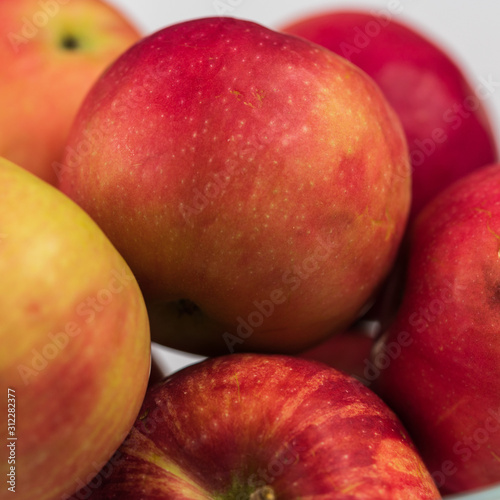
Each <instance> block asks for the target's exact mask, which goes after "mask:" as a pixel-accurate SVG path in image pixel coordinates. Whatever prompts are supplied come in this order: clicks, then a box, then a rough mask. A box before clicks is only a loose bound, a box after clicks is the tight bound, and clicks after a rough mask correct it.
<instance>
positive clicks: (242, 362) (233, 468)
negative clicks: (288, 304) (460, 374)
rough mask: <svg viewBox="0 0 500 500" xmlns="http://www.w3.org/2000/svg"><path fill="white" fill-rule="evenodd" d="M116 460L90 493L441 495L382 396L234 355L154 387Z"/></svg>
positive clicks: (294, 364)
mask: <svg viewBox="0 0 500 500" xmlns="http://www.w3.org/2000/svg"><path fill="white" fill-rule="evenodd" d="M117 457H118V464H117V465H116V466H115V467H114V468H113V470H112V471H111V473H110V474H108V477H107V478H101V481H100V482H101V486H100V487H95V488H92V487H90V486H89V491H88V493H91V494H89V495H88V496H87V498H90V499H92V500H98V499H99V500H101V499H107V500H111V499H115V498H116V499H118V498H120V499H124V500H128V499H130V500H132V499H137V498H139V497H140V498H142V499H143V500H152V499H160V498H161V499H163V500H169V499H176V500H178V499H186V500H187V499H201V498H222V499H229V498H238V499H239V498H242V499H249V498H250V495H251V494H252V493H253V492H254V491H255V490H257V489H258V488H262V487H264V486H270V487H271V488H272V489H273V490H274V495H275V496H276V498H287V499H294V500H295V499H299V498H300V499H303V500H306V499H307V500H312V499H325V500H326V499H330V500H334V499H345V500H347V499H349V498H356V499H360V500H361V499H366V500H368V499H370V500H377V499H384V500H386V499H388V498H391V499H394V500H397V499H401V500H403V499H404V500H407V499H409V498H412V499H424V498H425V499H436V498H439V493H438V492H437V490H436V488H435V485H434V483H433V482H432V480H431V478H430V476H429V473H428V471H427V470H426V469H425V467H424V466H423V464H422V462H421V459H420V457H419V456H418V454H417V452H416V450H415V448H414V446H413V444H412V442H411V440H410V439H409V437H408V435H407V434H406V431H405V430H404V429H403V427H402V425H401V424H400V422H399V420H398V419H397V418H396V416H395V415H394V414H393V413H392V411H391V410H389V408H388V407H387V406H386V405H385V404H384V403H383V402H382V401H381V400H380V399H379V398H378V397H376V396H375V394H374V393H372V392H371V391H369V390H368V389H367V388H366V387H364V386H363V385H362V384H360V383H358V382H357V381H356V380H354V379H352V378H350V377H348V376H347V375H345V374H342V373H341V372H338V371H337V370H334V369H333V368H330V367H328V366H326V365H324V364H322V363H316V362H313V361H307V360H301V359H299V358H294V357H289V356H280V355H262V354H261V355H259V354H234V355H226V356H222V357H218V358H210V359H208V360H206V361H203V362H201V363H198V364H195V365H192V366H190V367H188V368H185V369H184V370H181V371H180V372H177V373H175V374H173V375H171V376H169V377H168V378H167V379H166V380H165V381H163V382H161V383H159V384H157V385H156V386H154V387H152V388H151V389H150V390H149V391H148V394H147V395H146V398H145V400H144V404H143V406H142V409H141V412H140V415H139V418H138V419H137V421H136V423H135V425H134V427H133V429H132V431H131V432H130V434H129V436H128V438H127V439H126V440H125V442H124V444H123V445H122V446H121V447H120V448H119V450H118V452H117ZM98 482H99V481H98V480H97V479H96V482H95V485H96V486H97V484H98ZM83 491H84V490H82V493H83ZM74 498H78V497H77V496H76V497H74ZM272 498H274V497H272Z"/></svg>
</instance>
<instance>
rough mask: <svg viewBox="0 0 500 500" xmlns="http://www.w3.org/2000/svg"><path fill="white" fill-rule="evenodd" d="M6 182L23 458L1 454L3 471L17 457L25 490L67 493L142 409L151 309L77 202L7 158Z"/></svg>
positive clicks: (7, 345) (9, 367) (48, 499)
mask: <svg viewBox="0 0 500 500" xmlns="http://www.w3.org/2000/svg"><path fill="white" fill-rule="evenodd" d="M0 185H1V186H2V191H1V193H0V228H1V229H0V233H1V235H2V237H1V239H0V273H1V275H2V279H1V281H0V315H1V317H2V321H1V322H0V344H1V345H2V348H1V349H0V380H1V381H2V386H3V389H2V390H3V391H5V394H4V396H3V397H2V398H0V412H1V414H2V415H3V416H4V417H3V418H2V422H3V425H2V429H1V430H0V437H1V439H2V442H3V443H4V446H5V445H6V444H7V443H9V444H11V443H12V442H14V441H12V442H10V441H7V438H8V437H17V441H15V450H14V452H15V457H13V458H14V459H15V463H10V464H9V463H8V461H7V459H4V460H2V461H1V462H0V474H1V476H2V478H3V480H5V479H6V474H7V473H8V472H10V467H11V466H14V467H15V470H16V478H17V481H16V485H15V495H14V496H15V497H16V498H17V499H19V500H28V499H33V498H37V499H40V500H53V499H55V498H57V499H59V498H61V496H62V495H68V494H72V493H73V492H74V491H76V490H77V489H78V487H79V483H78V481H83V484H85V482H87V481H88V480H89V479H90V478H92V477H93V476H94V475H95V474H96V472H97V471H99V469H100V468H101V467H102V466H103V464H104V463H106V461H107V460H109V458H110V457H111V455H112V454H113V453H114V452H115V450H116V448H117V447H118V446H119V445H120V443H121V442H122V441H123V439H124V438H125V437H126V435H127V433H128V432H129V430H130V428H131V427H132V425H133V423H134V420H135V418H136V417H137V414H138V412H139V408H140V406H141V403H142V400H143V398H144V394H145V392H146V386H147V380H148V375H149V365H150V354H149V353H150V337H149V329H148V318H147V313H146V307H145V304H144V300H143V298H142V295H141V292H140V290H139V287H138V285H137V282H136V281H135V279H134V277H133V276H132V273H131V271H130V269H129V268H128V266H127V265H126V263H125V261H124V260H123V258H122V257H121V256H120V255H119V254H118V252H117V251H116V249H115V248H114V247H113V246H112V245H111V243H110V242H109V240H108V239H107V238H106V237H105V236H104V234H103V233H102V232H101V231H100V229H99V228H98V227H97V225H96V224H95V223H94V222H93V221H92V220H91V219H90V217H88V215H87V214H85V213H84V212H83V211H82V210H81V209H80V208H79V207H78V206H77V205H76V204H74V203H73V202H72V201H71V200H69V199H68V198H67V197H66V196H64V195H63V194H62V193H60V192H59V191H58V190H57V189H55V188H54V187H52V186H50V185H49V184H47V183H45V182H43V181H41V180H40V179H38V178H37V177H35V176H34V175H32V174H31V173H29V172H27V171H25V170H24V169H22V168H21V167H18V166H16V165H14V164H12V163H10V162H7V161H6V160H3V159H1V160H0ZM8 389H12V390H13V391H14V394H15V401H14V403H11V404H15V410H16V411H15V426H14V427H15V429H13V430H11V431H12V432H14V434H11V435H7V430H8V429H7V421H6V417H7V414H8V411H7V410H8V402H7V391H8ZM10 408H12V407H10ZM2 488H3V491H7V490H6V488H7V486H6V485H5V484H2ZM9 494H10V492H8V493H7V494H6V495H5V496H4V493H2V495H1V496H2V498H7V497H8V496H9Z"/></svg>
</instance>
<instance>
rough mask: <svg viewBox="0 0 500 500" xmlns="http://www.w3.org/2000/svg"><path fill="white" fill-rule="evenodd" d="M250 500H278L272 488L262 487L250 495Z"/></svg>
mask: <svg viewBox="0 0 500 500" xmlns="http://www.w3.org/2000/svg"><path fill="white" fill-rule="evenodd" d="M248 500H276V495H275V494H274V490H273V489H272V488H271V486H261V487H260V488H259V489H257V490H255V491H254V492H253V493H252V494H251V495H250V497H249V499H248Z"/></svg>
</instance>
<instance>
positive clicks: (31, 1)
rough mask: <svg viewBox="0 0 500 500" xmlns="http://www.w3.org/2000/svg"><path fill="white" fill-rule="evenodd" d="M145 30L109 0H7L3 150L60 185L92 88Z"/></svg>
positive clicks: (0, 23) (1, 21) (2, 12)
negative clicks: (67, 148)
mask: <svg viewBox="0 0 500 500" xmlns="http://www.w3.org/2000/svg"><path fill="white" fill-rule="evenodd" d="M140 37H141V35H140V33H139V32H138V30H137V28H135V27H134V26H133V25H132V23H131V22H130V21H129V20H127V19H126V18H125V17H124V15H123V14H122V13H121V12H120V11H119V10H117V9H116V8H115V7H113V6H112V5H111V4H108V3H107V2H105V1H101V0H71V1H68V0H2V1H1V2H0V61H2V67H1V68H0V109H1V110H2V112H1V113H0V156H3V157H5V158H7V159H8V160H10V161H12V162H14V163H16V164H18V165H20V166H22V167H23V168H25V169H26V170H28V171H30V172H32V173H34V174H35V175H37V176H38V177H40V178H41V179H43V180H44V181H46V182H49V183H50V184H53V185H55V184H56V183H57V175H58V174H59V170H58V169H59V167H58V162H60V161H61V155H62V154H63V151H64V144H65V142H66V140H67V136H68V133H69V130H70V128H71V124H72V122H73V120H74V118H75V115H76V113H77V111H78V108H79V106H80V105H81V103H82V101H83V99H84V97H85V95H86V94H87V92H88V91H89V90H90V87H91V86H92V85H93V84H94V82H95V81H96V80H97V78H98V77H99V75H100V74H101V73H102V72H103V71H104V70H105V68H106V67H107V66H108V65H109V64H110V63H111V62H112V61H113V60H114V59H116V58H117V57H118V56H119V55H120V54H121V53H122V52H123V51H125V50H126V49H128V48H129V47H130V46H131V45H132V44H133V43H135V42H136V41H137V40H139V38H140Z"/></svg>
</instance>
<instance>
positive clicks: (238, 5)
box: [108, 0, 500, 373]
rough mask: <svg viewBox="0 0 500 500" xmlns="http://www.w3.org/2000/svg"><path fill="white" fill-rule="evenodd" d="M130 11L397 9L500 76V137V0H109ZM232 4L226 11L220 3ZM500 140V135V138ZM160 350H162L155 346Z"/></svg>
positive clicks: (145, 14)
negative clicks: (354, 0)
mask: <svg viewBox="0 0 500 500" xmlns="http://www.w3.org/2000/svg"><path fill="white" fill-rule="evenodd" d="M108 1H109V2H110V3H112V4H114V5H115V6H116V7H118V8H119V9H120V10H121V11H122V12H124V13H125V14H126V15H127V16H128V17H129V18H130V19H131V21H132V22H133V23H134V24H135V25H136V26H137V27H138V28H139V29H140V30H141V31H142V33H143V34H144V35H147V34H150V33H153V32H155V31H157V30H159V29H161V28H164V27H166V26H169V25H171V24H174V23H178V22H182V21H186V20H190V19H195V18H199V17H207V16H217V15H220V14H222V13H223V14H224V15H229V16H231V17H237V18H241V19H247V20H251V21H254V22H258V23H260V24H263V25H265V26H267V27H268V28H271V29H279V28H280V27H281V26H284V25H285V24H286V23H289V22H291V21H294V20H297V19H299V18H300V17H301V16H305V15H310V14H312V13H319V12H325V11H327V10H330V9H331V10H333V9H339V8H350V9H353V8H360V9H366V10H368V11H374V12H377V11H380V10H384V11H385V12H392V13H394V5H395V3H396V4H398V3H399V7H398V9H397V12H396V13H394V15H395V19H398V20H400V21H403V22H405V23H406V24H409V25H412V26H414V27H415V28H417V29H418V30H419V31H420V32H421V33H423V34H425V35H427V37H428V38H430V39H431V40H433V41H434V42H436V43H438V44H439V45H440V46H441V47H443V48H444V49H445V50H446V51H447V52H448V54H450V55H451V56H452V57H453V58H454V59H455V61H457V62H458V63H459V65H460V66H461V67H462V69H463V71H464V73H465V74H466V75H467V76H468V79H469V81H470V83H471V85H472V86H473V87H475V86H476V85H477V84H478V83H479V81H480V79H481V78H483V79H487V80H493V81H495V82H499V88H498V89H496V90H495V92H493V93H492V94H491V96H490V97H489V98H488V99H487V100H485V101H483V102H484V104H485V106H487V109H488V110H489V115H490V118H491V120H492V122H493V124H494V127H495V130H496V131H497V132H496V135H497V137H499V138H500V55H499V51H500V30H499V29H498V19H499V17H500V2H498V1H497V2H496V1H494V0H479V1H476V2H473V1H472V0H399V2H398V0H366V1H364V2H350V3H349V2H347V1H345V2H339V1H337V0H330V1H324V0H168V1H159V0H141V1H140V2H139V1H138V0H108ZM224 4H225V5H226V6H227V10H226V11H225V12H221V11H220V10H218V9H217V5H219V6H224ZM499 142H500V141H499ZM154 351H155V352H157V353H158V352H160V348H159V347H158V346H154ZM161 352H162V355H161V356H160V357H159V359H160V361H161V362H162V365H163V363H165V364H164V365H163V366H164V369H165V370H166V371H168V372H169V373H171V372H172V371H175V370H177V369H179V368H181V367H182V366H184V365H186V364H189V363H192V362H194V361H196V360H198V359H201V358H198V357H192V356H184V355H176V354H175V351H168V350H166V349H163V348H161Z"/></svg>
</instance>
